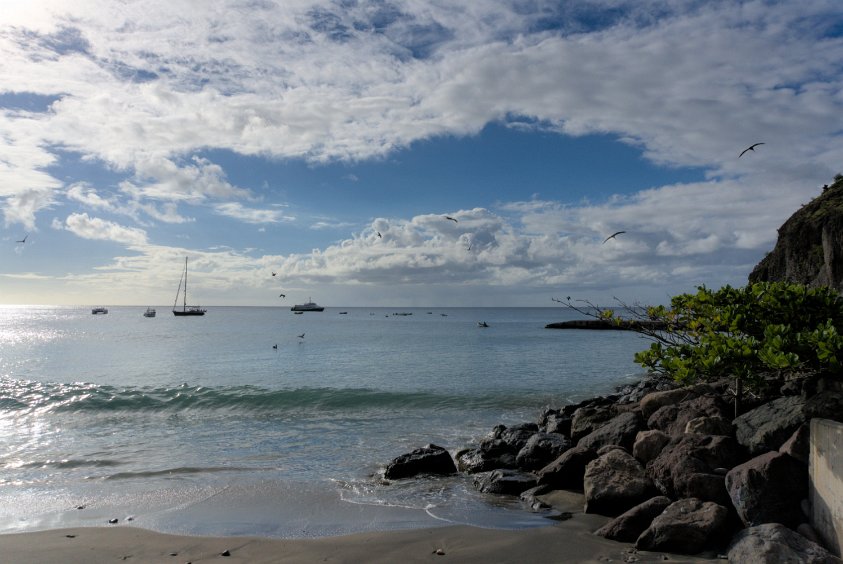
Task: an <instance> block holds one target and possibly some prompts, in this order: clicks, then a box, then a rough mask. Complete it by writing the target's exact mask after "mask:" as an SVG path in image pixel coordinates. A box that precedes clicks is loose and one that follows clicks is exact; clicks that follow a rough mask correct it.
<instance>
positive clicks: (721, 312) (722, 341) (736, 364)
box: [635, 282, 843, 387]
mask: <svg viewBox="0 0 843 564" xmlns="http://www.w3.org/2000/svg"><path fill="white" fill-rule="evenodd" d="M647 317H648V318H649V319H652V320H657V321H662V322H664V323H666V327H667V328H666V329H665V330H662V331H659V332H652V333H651V334H650V335H649V336H650V337H651V338H653V341H654V342H653V343H652V344H651V346H650V348H649V349H647V350H644V351H641V352H639V353H637V354H636V355H635V361H636V362H637V363H639V364H641V365H642V366H644V367H646V368H648V369H650V370H652V371H655V372H659V373H663V374H667V375H669V376H672V377H673V378H674V379H675V380H677V381H678V382H680V383H690V382H694V381H698V380H713V379H718V378H721V377H736V378H738V379H740V380H742V381H743V382H745V383H746V384H747V385H748V386H749V387H753V386H754V385H755V384H757V383H758V379H759V377H760V374H761V373H763V372H769V371H771V370H774V371H775V370H782V371H809V370H814V371H838V370H840V367H841V362H843V299H841V297H840V296H839V295H838V294H837V293H836V292H835V291H833V290H830V289H828V288H807V287H805V286H802V285H799V284H788V283H783V282H759V283H755V284H751V285H748V286H746V287H744V288H732V287H731V286H725V287H723V288H721V289H720V290H717V291H712V290H709V289H707V288H705V287H704V286H703V287H700V288H698V291H697V293H696V294H681V295H679V296H675V297H674V298H673V299H672V300H671V306H670V307H669V308H668V307H664V306H659V307H653V308H648V309H647Z"/></svg>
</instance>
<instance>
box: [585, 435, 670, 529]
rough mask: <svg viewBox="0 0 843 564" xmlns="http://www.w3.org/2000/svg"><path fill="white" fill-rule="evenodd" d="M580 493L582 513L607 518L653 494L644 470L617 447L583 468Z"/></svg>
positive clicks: (650, 481) (654, 493) (629, 455)
mask: <svg viewBox="0 0 843 564" xmlns="http://www.w3.org/2000/svg"><path fill="white" fill-rule="evenodd" d="M583 490H584V492H585V509H584V510H585V512H586V513H599V514H601V515H608V516H615V515H620V514H621V513H623V512H624V511H626V510H628V509H630V508H632V507H635V506H636V505H638V504H639V503H642V502H644V501H646V500H648V499H650V498H651V497H653V496H654V495H656V488H655V486H654V485H653V482H652V480H650V478H649V477H648V476H647V474H646V472H645V471H644V467H643V466H641V464H640V463H639V462H638V461H637V460H635V458H633V457H632V455H631V454H629V453H627V452H626V451H624V450H621V449H619V448H616V449H612V450H610V451H609V452H607V453H605V454H604V455H602V456H600V457H598V458H596V459H594V460H592V461H591V462H589V463H588V464H587V465H586V467H585V475H584V476H583Z"/></svg>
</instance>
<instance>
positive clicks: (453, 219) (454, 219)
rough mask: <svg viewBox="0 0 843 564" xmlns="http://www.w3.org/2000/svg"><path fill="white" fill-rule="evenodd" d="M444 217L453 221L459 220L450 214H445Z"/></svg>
mask: <svg viewBox="0 0 843 564" xmlns="http://www.w3.org/2000/svg"><path fill="white" fill-rule="evenodd" d="M445 219H450V220H451V221H453V222H454V223H459V221H458V220H457V218H455V217H451V216H450V215H446V216H445Z"/></svg>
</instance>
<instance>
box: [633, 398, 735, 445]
mask: <svg viewBox="0 0 843 564" xmlns="http://www.w3.org/2000/svg"><path fill="white" fill-rule="evenodd" d="M728 411H729V408H728V406H727V405H726V403H725V402H724V401H723V400H722V399H720V397H718V396H716V395H703V396H699V397H696V398H693V399H688V400H685V401H681V402H679V403H677V404H673V405H663V406H662V407H660V408H659V409H657V410H656V411H655V412H654V413H653V414H652V415H650V417H649V418H648V419H647V427H649V428H650V429H658V430H660V431H664V432H665V433H667V434H668V435H670V436H671V437H677V436H680V435H682V434H684V433H685V427H686V426H687V424H688V423H689V422H690V421H691V420H693V419H697V418H699V417H721V418H722V417H724V416H725V415H726V414H727V413H728ZM726 434H731V431H730V432H729V433H726Z"/></svg>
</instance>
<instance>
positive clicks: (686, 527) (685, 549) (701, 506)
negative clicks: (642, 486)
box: [635, 498, 729, 554]
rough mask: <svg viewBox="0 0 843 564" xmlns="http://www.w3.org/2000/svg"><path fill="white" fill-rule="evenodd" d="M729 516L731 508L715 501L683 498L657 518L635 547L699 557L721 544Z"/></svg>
mask: <svg viewBox="0 0 843 564" xmlns="http://www.w3.org/2000/svg"><path fill="white" fill-rule="evenodd" d="M728 515H729V510H728V509H726V508H725V507H723V506H722V505H718V504H716V503H713V502H711V501H702V500H699V499H696V498H688V499H680V500H679V501H677V502H674V503H672V504H670V505H669V506H668V507H667V509H665V510H664V511H663V512H662V513H661V514H660V515H659V516H658V517H656V518H655V519H653V522H652V523H651V524H650V526H649V527H648V528H647V530H646V531H644V532H643V533H641V536H640V537H638V540H637V541H636V542H635V548H638V549H639V550H664V551H667V552H676V553H679V554H696V553H698V552H700V551H701V550H703V549H704V548H706V547H707V546H709V545H711V544H713V543H715V542H717V538H718V533H719V532H720V531H721V530H722V529H723V526H724V525H725V524H726V518H727V517H728Z"/></svg>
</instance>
